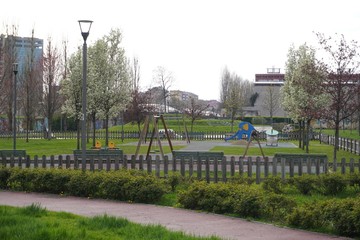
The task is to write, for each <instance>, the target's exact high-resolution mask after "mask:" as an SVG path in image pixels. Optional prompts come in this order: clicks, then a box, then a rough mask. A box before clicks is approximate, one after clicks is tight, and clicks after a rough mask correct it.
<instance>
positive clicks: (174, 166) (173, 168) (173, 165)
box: [172, 157, 176, 172]
mask: <svg viewBox="0 0 360 240" xmlns="http://www.w3.org/2000/svg"><path fill="white" fill-rule="evenodd" d="M172 171H173V172H176V158H175V157H173V164H172Z"/></svg>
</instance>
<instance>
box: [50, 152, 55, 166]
mask: <svg viewBox="0 0 360 240" xmlns="http://www.w3.org/2000/svg"><path fill="white" fill-rule="evenodd" d="M54 160H55V159H54V155H51V156H50V168H54V167H55V163H54Z"/></svg>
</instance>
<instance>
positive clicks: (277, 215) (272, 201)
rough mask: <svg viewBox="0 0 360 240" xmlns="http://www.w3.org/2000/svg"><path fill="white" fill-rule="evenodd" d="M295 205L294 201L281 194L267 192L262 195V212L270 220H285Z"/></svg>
mask: <svg viewBox="0 0 360 240" xmlns="http://www.w3.org/2000/svg"><path fill="white" fill-rule="evenodd" d="M295 207H296V201H295V200H294V199H291V198H289V197H287V196H284V195H282V194H275V193H268V194H266V195H265V196H264V202H263V208H264V210H263V212H264V214H265V216H266V217H267V218H270V219H271V220H278V221H279V220H281V221H285V217H286V216H287V214H289V213H290V212H292V210H293V209H294V208H295Z"/></svg>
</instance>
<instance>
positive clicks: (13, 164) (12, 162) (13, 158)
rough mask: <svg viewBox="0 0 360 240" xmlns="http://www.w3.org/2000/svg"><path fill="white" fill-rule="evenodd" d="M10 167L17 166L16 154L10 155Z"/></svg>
mask: <svg viewBox="0 0 360 240" xmlns="http://www.w3.org/2000/svg"><path fill="white" fill-rule="evenodd" d="M10 167H11V168H13V167H15V156H11V157H10Z"/></svg>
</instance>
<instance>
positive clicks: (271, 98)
mask: <svg viewBox="0 0 360 240" xmlns="http://www.w3.org/2000/svg"><path fill="white" fill-rule="evenodd" d="M279 108H280V94H279V91H276V88H275V87H274V86H273V85H269V86H268V87H267V89H266V92H265V97H264V104H263V109H265V110H266V111H267V112H268V113H269V116H270V121H271V125H272V123H273V117H274V114H275V113H276V112H277V111H278V110H279Z"/></svg>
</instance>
